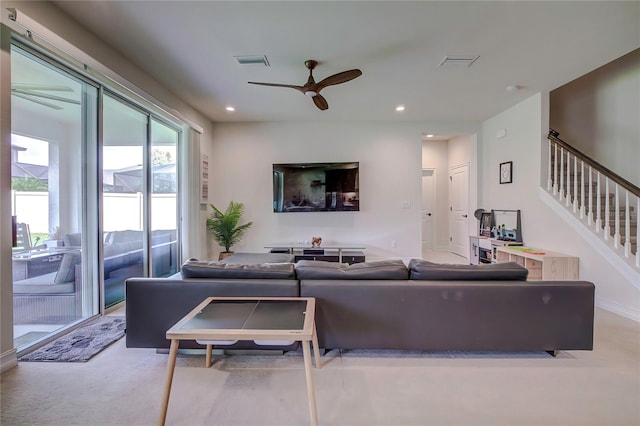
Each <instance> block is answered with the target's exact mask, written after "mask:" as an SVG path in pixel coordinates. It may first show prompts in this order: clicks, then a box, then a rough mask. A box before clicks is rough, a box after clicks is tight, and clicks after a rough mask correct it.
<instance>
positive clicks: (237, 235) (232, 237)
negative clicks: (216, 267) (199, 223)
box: [207, 201, 253, 260]
mask: <svg viewBox="0 0 640 426" xmlns="http://www.w3.org/2000/svg"><path fill="white" fill-rule="evenodd" d="M209 206H211V208H212V209H213V213H211V215H210V216H209V217H208V218H207V230H208V231H209V234H211V237H213V239H214V240H215V241H216V242H217V243H218V244H219V245H220V246H222V247H224V252H222V253H220V258H219V260H222V259H224V258H225V257H227V256H228V255H229V254H230V253H233V252H232V251H231V247H232V246H234V245H235V244H237V243H238V242H239V241H240V239H241V238H242V236H243V235H244V233H245V231H246V230H247V229H249V228H250V227H251V225H253V222H247V223H244V224H242V225H238V223H239V222H240V218H241V217H242V213H243V212H244V204H242V203H237V202H235V201H230V202H229V205H228V206H227V209H226V210H225V211H224V212H223V211H221V210H219V209H218V208H216V206H214V205H213V204H209Z"/></svg>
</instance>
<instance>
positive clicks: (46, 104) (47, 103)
mask: <svg viewBox="0 0 640 426" xmlns="http://www.w3.org/2000/svg"><path fill="white" fill-rule="evenodd" d="M11 94H12V95H13V96H16V97H18V98H22V99H26V100H28V101H31V102H35V103H37V104H40V105H44V106H46V107H49V108H51V109H55V110H57V111H59V110H61V109H62V107H61V106H58V105H54V104H52V103H50V102H45V101H41V100H40V99H34V98H32V97H31V96H29V95H23V94H22V93H19V92H18V93H16V92H11Z"/></svg>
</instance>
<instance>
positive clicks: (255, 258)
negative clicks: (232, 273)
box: [220, 253, 295, 265]
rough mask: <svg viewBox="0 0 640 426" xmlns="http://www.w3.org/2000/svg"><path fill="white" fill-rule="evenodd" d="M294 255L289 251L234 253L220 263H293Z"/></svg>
mask: <svg viewBox="0 0 640 426" xmlns="http://www.w3.org/2000/svg"><path fill="white" fill-rule="evenodd" d="M294 260H295V256H294V255H292V254H289V253H234V254H232V255H230V256H227V257H225V258H224V259H222V260H221V261H220V263H234V264H245V265H255V264H258V263H293V261H294Z"/></svg>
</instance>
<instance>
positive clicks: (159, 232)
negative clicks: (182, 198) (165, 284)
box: [149, 118, 180, 277]
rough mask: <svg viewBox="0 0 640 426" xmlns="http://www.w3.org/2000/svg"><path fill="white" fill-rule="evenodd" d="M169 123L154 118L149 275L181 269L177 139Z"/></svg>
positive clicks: (166, 274) (152, 121)
mask: <svg viewBox="0 0 640 426" xmlns="http://www.w3.org/2000/svg"><path fill="white" fill-rule="evenodd" d="M179 137H180V133H179V132H178V131H177V130H176V129H174V128H172V127H170V126H169V125H167V124H165V123H162V122H160V121H158V120H157V119H155V118H154V119H152V120H151V205H150V219H151V220H150V226H151V265H150V266H151V268H150V271H149V276H152V277H167V276H170V275H172V274H175V273H176V272H178V198H177V195H178V174H177V163H176V160H177V158H178V155H177V154H178V152H177V148H178V139H179Z"/></svg>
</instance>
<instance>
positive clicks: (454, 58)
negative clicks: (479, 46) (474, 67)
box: [440, 55, 480, 67]
mask: <svg viewBox="0 0 640 426" xmlns="http://www.w3.org/2000/svg"><path fill="white" fill-rule="evenodd" d="M479 57H480V56H477V55H475V56H474V55H447V56H445V57H444V59H443V60H442V61H440V66H441V67H452V66H455V67H459V66H464V67H470V66H471V64H473V63H474V62H475V61H476V59H478V58H479Z"/></svg>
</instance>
